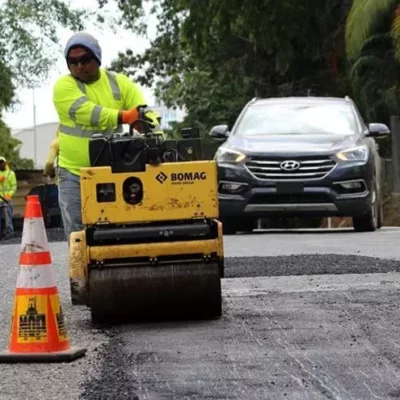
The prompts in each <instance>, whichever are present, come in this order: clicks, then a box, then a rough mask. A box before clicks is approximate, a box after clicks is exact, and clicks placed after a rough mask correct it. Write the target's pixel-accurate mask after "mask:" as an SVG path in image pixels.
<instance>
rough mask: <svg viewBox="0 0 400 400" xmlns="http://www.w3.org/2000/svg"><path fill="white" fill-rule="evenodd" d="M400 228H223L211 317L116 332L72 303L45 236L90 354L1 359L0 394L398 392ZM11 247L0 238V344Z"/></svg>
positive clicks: (12, 278)
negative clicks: (222, 265) (32, 361)
mask: <svg viewBox="0 0 400 400" xmlns="http://www.w3.org/2000/svg"><path fill="white" fill-rule="evenodd" d="M399 235H400V230H399V229H393V228H387V229H384V230H382V231H381V232H375V233H371V234H369V233H366V234H354V233H353V232H341V233H340V234H339V233H336V232H335V233H323V234H322V233H318V232H314V233H308V232H307V233H304V232H303V233H288V234H286V233H279V234H276V233H269V232H268V233H263V234H260V233H256V234H254V235H236V236H234V237H233V236H226V237H225V249H226V256H227V257H232V258H228V260H227V267H226V268H227V271H226V272H227V276H228V278H226V279H224V280H223V298H224V314H223V317H222V318H221V319H220V320H215V321H202V322H190V321H186V322H181V323H178V322H177V323H164V324H162V323H152V324H138V325H127V326H123V327H114V328H110V327H100V328H99V327H93V326H92V325H91V324H90V320H89V313H88V310H86V308H84V307H72V306H71V305H70V302H69V288H68V282H67V270H66V260H67V258H66V248H67V247H66V244H65V243H63V242H61V243H51V249H52V255H53V258H54V271H55V275H56V280H57V284H58V287H59V290H60V294H61V300H62V303H63V306H64V313H65V316H66V321H67V328H68V331H69V334H70V337H71V341H72V344H73V345H77V346H84V347H86V348H87V349H88V353H87V355H86V357H85V358H83V359H80V360H79V361H75V362H74V363H71V364H53V365H0V400H3V399H4V400H9V399H13V400H14V399H25V398H29V399H31V400H36V399H65V400H70V399H77V400H78V399H121V400H125V399H129V400H134V399H135V398H136V399H140V400H144V399H146V400H150V399H157V400H158V399H162V400H164V399H174V400H175V399H249V400H251V399H281V398H282V399H286V398H288V399H363V400H365V399H379V398H382V399H392V398H400V370H399V368H400V362H399V361H398V360H400V357H399V355H400V354H399V353H400V339H399V335H398V332H399V325H400V322H399V321H400V315H399V314H400V311H399V307H398V304H399V302H400V274H399V273H397V272H390V271H400V269H399V267H398V265H397V264H398V261H397V260H398V258H399V255H398V254H397V252H398V251H400V250H398V251H397V249H396V247H397V248H399V247H400V246H399V245H398V243H399V240H398V237H399ZM324 243H325V244H324ZM325 246H326V247H325ZM18 251H19V245H4V246H0V270H1V271H2V272H1V275H0V285H1V287H2V290H1V292H0V350H3V349H6V348H7V346H8V335H9V321H10V320H9V318H10V312H11V307H12V301H13V291H14V287H15V282H16V277H17V272H18V264H17V262H18ZM301 253H304V254H306V255H301ZM324 253H325V254H326V253H328V255H324ZM291 254H293V255H291ZM299 254H300V255H299ZM361 255H362V256H364V257H360V256H361ZM254 256H260V257H257V258H254ZM368 256H370V257H376V258H369V257H368ZM238 257H241V258H238ZM391 258H393V259H391ZM340 264H344V266H343V271H340ZM347 272H351V275H345V274H343V273H347ZM366 272H374V273H373V274H367V273H366ZM382 272H385V273H382ZM341 273H342V274H341ZM309 274H318V275H309ZM321 274H323V275H321ZM285 275H287V276H285ZM294 275H297V276H294ZM301 275H302V276H301ZM231 276H232V277H231ZM252 276H256V277H257V278H256V279H254V278H252Z"/></svg>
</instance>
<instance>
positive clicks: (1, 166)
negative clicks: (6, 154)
mask: <svg viewBox="0 0 400 400" xmlns="http://www.w3.org/2000/svg"><path fill="white" fill-rule="evenodd" d="M5 169H6V163H5V162H4V161H0V171H4V170H5Z"/></svg>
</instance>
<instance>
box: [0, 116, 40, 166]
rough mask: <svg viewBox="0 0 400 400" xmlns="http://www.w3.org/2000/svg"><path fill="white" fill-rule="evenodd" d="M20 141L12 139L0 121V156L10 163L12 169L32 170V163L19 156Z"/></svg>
mask: <svg viewBox="0 0 400 400" xmlns="http://www.w3.org/2000/svg"><path fill="white" fill-rule="evenodd" d="M21 144H22V143H21V141H20V140H18V139H16V138H14V137H12V136H11V132H10V129H9V128H8V127H7V126H6V125H5V124H4V122H3V121H1V120H0V155H2V156H4V157H5V158H6V159H7V161H8V162H9V163H10V167H11V168H12V169H14V170H15V169H19V168H33V161H32V160H28V159H25V158H20V156H19V146H20V145H21Z"/></svg>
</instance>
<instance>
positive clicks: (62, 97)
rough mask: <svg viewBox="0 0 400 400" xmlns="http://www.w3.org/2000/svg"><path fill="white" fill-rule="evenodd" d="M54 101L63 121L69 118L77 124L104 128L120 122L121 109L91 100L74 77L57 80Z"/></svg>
mask: <svg viewBox="0 0 400 400" xmlns="http://www.w3.org/2000/svg"><path fill="white" fill-rule="evenodd" d="M53 103H54V106H55V108H56V110H57V113H58V115H59V117H60V120H61V121H62V120H65V119H66V118H67V119H70V120H72V121H74V122H75V123H76V124H80V125H86V126H100V127H103V128H110V127H111V128H112V127H114V126H117V124H118V114H119V110H116V109H112V108H108V107H104V106H101V105H99V104H95V103H93V102H92V101H90V100H89V99H88V97H87V96H86V95H85V94H84V93H83V92H81V90H80V89H79V87H78V85H77V84H76V82H75V81H74V80H73V79H72V78H71V79H69V78H65V77H64V78H61V79H60V80H58V81H57V82H56V84H55V85H54V90H53Z"/></svg>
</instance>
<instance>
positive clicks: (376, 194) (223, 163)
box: [210, 97, 390, 233]
mask: <svg viewBox="0 0 400 400" xmlns="http://www.w3.org/2000/svg"><path fill="white" fill-rule="evenodd" d="M389 134H390V131H389V128H388V127H387V126H386V125H385V124H379V123H372V124H369V125H368V126H366V124H365V123H364V121H363V119H362V117H361V115H360V113H359V111H358V109H357V107H356V105H355V104H354V102H353V101H352V100H351V99H350V98H349V97H345V98H325V97H287V98H286V97H284V98H270V99H258V98H255V99H253V100H252V101H250V102H249V103H248V104H247V105H246V106H245V107H244V109H243V111H242V112H241V113H240V115H239V117H238V118H237V120H236V122H235V124H234V126H233V127H232V130H231V131H229V127H228V126H227V125H217V126H214V127H213V128H212V129H211V131H210V136H211V137H213V138H215V139H216V140H222V141H224V143H223V144H222V145H221V146H220V147H219V148H218V150H217V152H216V154H215V157H214V159H215V160H216V161H217V164H218V198H219V207H220V218H221V220H222V222H223V225H224V231H225V232H226V233H235V232H237V231H251V230H252V229H253V228H254V225H255V221H256V220H257V219H258V218H263V217H271V216H273V217H279V216H281V217H282V216H284V217H301V216H306V217H329V216H339V217H352V220H353V226H354V230H356V231H374V230H376V229H378V228H380V227H381V226H382V222H383V211H382V191H381V160H380V157H379V154H378V149H377V147H378V146H377V143H376V142H375V138H383V137H387V136H388V135H389Z"/></svg>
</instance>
